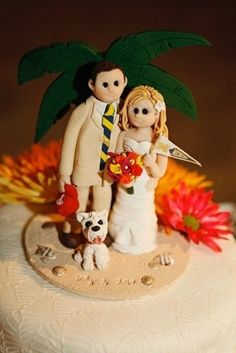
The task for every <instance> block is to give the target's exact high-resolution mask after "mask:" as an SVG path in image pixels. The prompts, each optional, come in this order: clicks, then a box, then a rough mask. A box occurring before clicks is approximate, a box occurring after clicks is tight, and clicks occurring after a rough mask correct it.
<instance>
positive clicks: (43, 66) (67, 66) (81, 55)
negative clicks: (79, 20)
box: [18, 41, 102, 84]
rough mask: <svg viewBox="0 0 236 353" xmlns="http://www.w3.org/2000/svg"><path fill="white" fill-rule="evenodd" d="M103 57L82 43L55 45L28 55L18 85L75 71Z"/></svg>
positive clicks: (20, 64)
mask: <svg viewBox="0 0 236 353" xmlns="http://www.w3.org/2000/svg"><path fill="white" fill-rule="evenodd" d="M101 60H102V56H101V55H100V54H98V53H97V52H96V51H95V50H94V49H93V48H92V47H90V46H88V45H87V44H84V43H80V42H76V41H74V42H68V43H54V44H51V45H48V46H43V47H39V48H36V49H33V50H31V51H29V52H28V53H26V54H25V55H24V56H23V57H22V59H21V61H20V63H19V66H18V83H20V84H22V83H25V82H28V81H31V80H34V79H36V78H40V77H42V76H43V75H45V74H47V73H61V72H64V71H75V70H76V69H77V68H78V67H79V66H81V65H84V64H86V63H88V62H99V61H101Z"/></svg>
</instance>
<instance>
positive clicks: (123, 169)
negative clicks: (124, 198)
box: [106, 152, 143, 191]
mask: <svg viewBox="0 0 236 353" xmlns="http://www.w3.org/2000/svg"><path fill="white" fill-rule="evenodd" d="M106 171H107V174H108V176H109V177H110V178H111V179H112V180H113V181H115V182H117V183H120V184H122V185H124V186H127V189H131V188H132V187H131V188H130V184H132V182H134V180H135V178H136V177H138V176H140V175H141V174H142V172H143V163H142V157H141V156H140V155H139V154H137V153H134V152H123V153H112V152H110V153H109V159H108V160H107V164H106ZM130 191H131V190H130Z"/></svg>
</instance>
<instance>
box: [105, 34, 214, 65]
mask: <svg viewBox="0 0 236 353" xmlns="http://www.w3.org/2000/svg"><path fill="white" fill-rule="evenodd" d="M191 45H207V46H209V45H210V43H209V42H208V41H207V40H206V39H205V38H203V37H201V36H199V35H197V34H193V33H184V32H172V31H146V32H140V33H136V34H133V35H128V36H125V37H122V38H120V39H118V40H117V41H115V42H114V43H112V44H111V46H110V47H109V48H108V50H107V52H106V55H105V59H106V60H109V61H112V62H115V63H116V64H120V65H122V64H123V63H125V62H133V63H137V64H149V63H150V61H151V60H153V59H154V58H155V57H157V56H159V55H161V54H163V53H166V52H168V51H170V50H172V49H174V48H180V47H186V46H191Z"/></svg>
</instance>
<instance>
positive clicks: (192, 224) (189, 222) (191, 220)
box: [183, 215, 200, 231]
mask: <svg viewBox="0 0 236 353" xmlns="http://www.w3.org/2000/svg"><path fill="white" fill-rule="evenodd" d="M183 222H184V225H185V226H186V227H189V228H192V230H194V231H196V230H198V229H199V228H200V222H199V220H198V219H197V218H196V217H194V216H191V215H186V216H184V219H183Z"/></svg>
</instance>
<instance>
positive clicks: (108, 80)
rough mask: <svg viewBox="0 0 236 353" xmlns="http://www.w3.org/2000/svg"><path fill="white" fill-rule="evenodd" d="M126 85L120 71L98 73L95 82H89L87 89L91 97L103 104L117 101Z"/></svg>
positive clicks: (125, 80)
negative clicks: (89, 90)
mask: <svg viewBox="0 0 236 353" xmlns="http://www.w3.org/2000/svg"><path fill="white" fill-rule="evenodd" d="M126 84H127V79H126V77H125V76H124V74H123V72H122V71H121V70H120V69H113V70H111V71H103V72H100V73H99V74H97V77H96V79H95V82H93V81H92V80H89V88H90V89H91V90H92V92H93V95H94V96H95V97H96V98H97V99H98V100H100V101H102V102H105V103H112V102H115V101H118V100H119V99H120V96H121V94H122V92H123V90H124V88H125V86H126Z"/></svg>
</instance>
